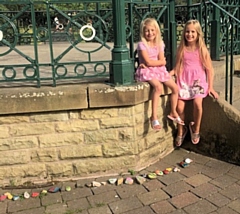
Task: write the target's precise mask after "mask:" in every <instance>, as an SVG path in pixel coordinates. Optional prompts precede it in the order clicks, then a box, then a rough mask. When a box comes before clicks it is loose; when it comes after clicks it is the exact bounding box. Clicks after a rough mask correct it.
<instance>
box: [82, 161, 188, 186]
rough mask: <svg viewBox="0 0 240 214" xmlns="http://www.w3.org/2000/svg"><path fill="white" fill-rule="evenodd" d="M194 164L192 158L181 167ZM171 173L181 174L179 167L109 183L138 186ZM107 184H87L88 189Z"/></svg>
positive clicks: (95, 182) (109, 181)
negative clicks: (135, 184)
mask: <svg viewBox="0 0 240 214" xmlns="http://www.w3.org/2000/svg"><path fill="white" fill-rule="evenodd" d="M191 162H192V160H191V159H190V158H186V159H185V160H184V161H182V162H180V163H179V166H181V167H182V168H186V167H188V166H189V164H190V163H191ZM171 172H180V169H179V168H178V167H174V168H166V169H165V170H163V171H161V170H156V171H155V172H150V173H148V174H143V175H136V176H135V177H134V178H132V177H126V178H123V177H120V178H110V179H108V183H109V184H113V185H118V186H119V185H121V184H123V183H124V184H130V185H131V184H133V183H134V182H135V183H137V184H143V183H144V182H145V181H146V180H147V178H149V179H155V178H157V177H158V176H162V175H168V174H169V173H171ZM106 184H107V182H97V181H92V182H91V183H89V184H86V186H87V187H100V186H104V185H106Z"/></svg>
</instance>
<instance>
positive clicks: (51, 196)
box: [41, 192, 63, 206]
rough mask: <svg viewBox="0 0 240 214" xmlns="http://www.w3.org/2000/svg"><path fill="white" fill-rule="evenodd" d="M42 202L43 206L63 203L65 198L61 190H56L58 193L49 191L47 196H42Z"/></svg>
mask: <svg viewBox="0 0 240 214" xmlns="http://www.w3.org/2000/svg"><path fill="white" fill-rule="evenodd" d="M41 202H42V205H43V206H47V205H50V204H57V203H62V202H63V200H62V196H61V194H60V192H56V193H48V194H47V195H46V196H44V197H42V198H41Z"/></svg>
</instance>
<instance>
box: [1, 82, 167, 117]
mask: <svg viewBox="0 0 240 214" xmlns="http://www.w3.org/2000/svg"><path fill="white" fill-rule="evenodd" d="M169 91H170V90H168V89H167V88H165V87H164V90H163V94H167V93H169ZM150 95H151V87H150V85H149V84H148V83H142V82H139V83H135V84H133V85H130V86H116V87H115V86H110V85H108V84H105V83H91V84H81V85H64V86H57V87H46V86H43V87H41V88H32V87H25V88H4V89H1V92H0V100H1V102H0V108H1V113H0V114H1V115H5V114H18V113H33V112H51V111H61V110H74V109H75V110H76V109H88V108H101V107H117V106H132V105H136V104H139V103H142V102H146V101H147V100H149V99H150V98H151V97H150Z"/></svg>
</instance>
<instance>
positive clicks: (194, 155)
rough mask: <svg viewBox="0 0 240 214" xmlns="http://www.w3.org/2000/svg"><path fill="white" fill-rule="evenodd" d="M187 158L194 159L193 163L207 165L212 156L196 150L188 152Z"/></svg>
mask: <svg viewBox="0 0 240 214" xmlns="http://www.w3.org/2000/svg"><path fill="white" fill-rule="evenodd" d="M186 158H190V159H191V160H193V163H197V164H199V165H205V164H206V163H207V162H208V161H210V160H211V158H210V157H207V156H204V155H200V154H197V153H195V152H188V155H187V156H186Z"/></svg>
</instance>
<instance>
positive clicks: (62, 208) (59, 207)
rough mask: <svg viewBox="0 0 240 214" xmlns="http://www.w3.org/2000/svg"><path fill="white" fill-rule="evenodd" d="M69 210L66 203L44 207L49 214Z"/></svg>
mask: <svg viewBox="0 0 240 214" xmlns="http://www.w3.org/2000/svg"><path fill="white" fill-rule="evenodd" d="M70 211H71V210H69V209H68V207H67V205H66V204H51V205H49V206H47V207H46V213H49V214H50V213H51V214H65V213H67V212H70Z"/></svg>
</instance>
